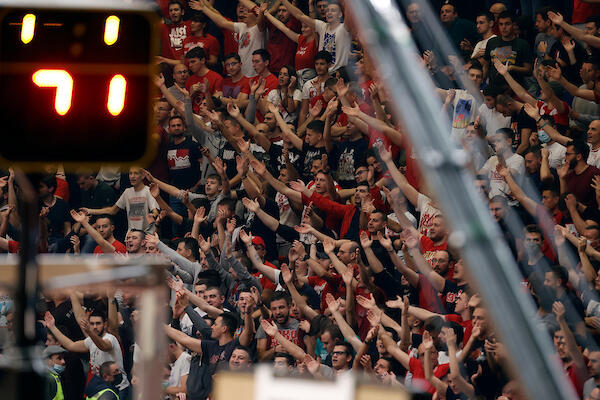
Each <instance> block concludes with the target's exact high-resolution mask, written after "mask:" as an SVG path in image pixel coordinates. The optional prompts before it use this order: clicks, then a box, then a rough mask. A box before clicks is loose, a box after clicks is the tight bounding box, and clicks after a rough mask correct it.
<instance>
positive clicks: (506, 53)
mask: <svg viewBox="0 0 600 400" xmlns="http://www.w3.org/2000/svg"><path fill="white" fill-rule="evenodd" d="M483 57H484V58H485V59H486V60H487V61H489V62H490V71H489V77H490V84H491V85H494V86H504V85H506V80H505V79H504V77H503V76H502V75H500V74H499V73H498V71H496V68H495V67H494V63H493V61H494V59H498V60H499V61H500V62H501V63H502V64H506V63H508V65H516V66H518V67H522V66H523V64H525V63H530V64H531V60H532V53H531V48H530V46H529V43H527V42H526V41H525V40H523V39H521V38H515V39H513V40H510V41H508V42H507V41H504V40H503V39H502V38H501V37H500V36H497V37H495V38H491V39H490V40H489V41H488V42H487V46H486V48H485V54H484V56H483ZM513 78H514V79H515V80H516V81H517V82H522V80H523V79H522V78H523V77H522V76H521V75H520V74H515V75H514V76H513Z"/></svg>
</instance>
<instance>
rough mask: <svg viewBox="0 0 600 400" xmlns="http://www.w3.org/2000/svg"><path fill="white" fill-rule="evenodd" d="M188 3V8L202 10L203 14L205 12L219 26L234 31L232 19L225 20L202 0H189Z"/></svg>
mask: <svg viewBox="0 0 600 400" xmlns="http://www.w3.org/2000/svg"><path fill="white" fill-rule="evenodd" d="M189 4H190V8H192V9H193V10H196V11H202V12H203V13H204V14H206V16H207V17H208V18H210V19H211V20H212V21H213V22H214V23H215V25H217V26H218V27H219V28H221V29H227V30H230V31H235V27H234V25H233V22H232V21H229V20H227V19H226V18H225V17H223V16H222V15H221V14H219V12H217V10H215V9H214V8H212V7H208V6H207V5H206V4H205V3H204V1H203V0H198V1H196V0H190V2H189Z"/></svg>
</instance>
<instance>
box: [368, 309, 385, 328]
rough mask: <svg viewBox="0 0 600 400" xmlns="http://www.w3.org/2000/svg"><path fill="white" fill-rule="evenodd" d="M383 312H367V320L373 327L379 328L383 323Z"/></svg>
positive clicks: (375, 310) (373, 310)
mask: <svg viewBox="0 0 600 400" xmlns="http://www.w3.org/2000/svg"><path fill="white" fill-rule="evenodd" d="M381 314H382V312H381V310H379V309H376V308H372V309H370V310H369V311H367V319H368V320H369V323H370V324H371V326H378V325H379V324H380V323H381Z"/></svg>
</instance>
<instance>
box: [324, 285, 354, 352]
mask: <svg viewBox="0 0 600 400" xmlns="http://www.w3.org/2000/svg"><path fill="white" fill-rule="evenodd" d="M325 301H326V302H327V308H329V311H331V315H333V318H335V322H337V325H338V327H339V328H340V331H342V335H344V339H346V341H347V342H348V343H350V344H351V345H352V348H353V349H354V351H356V352H358V351H359V350H360V348H361V345H362V342H361V341H360V339H359V338H358V336H357V335H356V332H354V330H353V329H352V327H351V326H350V325H348V323H347V322H346V320H345V319H344V317H343V316H342V314H341V313H340V312H339V307H340V303H339V301H338V300H337V299H335V298H334V297H333V295H332V294H331V293H327V296H326V297H325Z"/></svg>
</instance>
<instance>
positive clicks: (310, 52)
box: [294, 35, 319, 71]
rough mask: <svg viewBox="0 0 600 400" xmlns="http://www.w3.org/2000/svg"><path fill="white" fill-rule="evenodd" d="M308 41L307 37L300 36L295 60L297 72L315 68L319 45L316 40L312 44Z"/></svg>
mask: <svg viewBox="0 0 600 400" xmlns="http://www.w3.org/2000/svg"><path fill="white" fill-rule="evenodd" d="M307 40H308V38H307V37H306V36H302V35H300V36H298V47H297V49H296V57H295V58H294V62H295V64H294V65H295V66H296V71H300V70H302V69H306V68H314V67H315V56H316V55H317V51H318V48H319V44H318V43H317V40H315V39H314V38H313V39H312V40H311V41H310V42H307Z"/></svg>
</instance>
